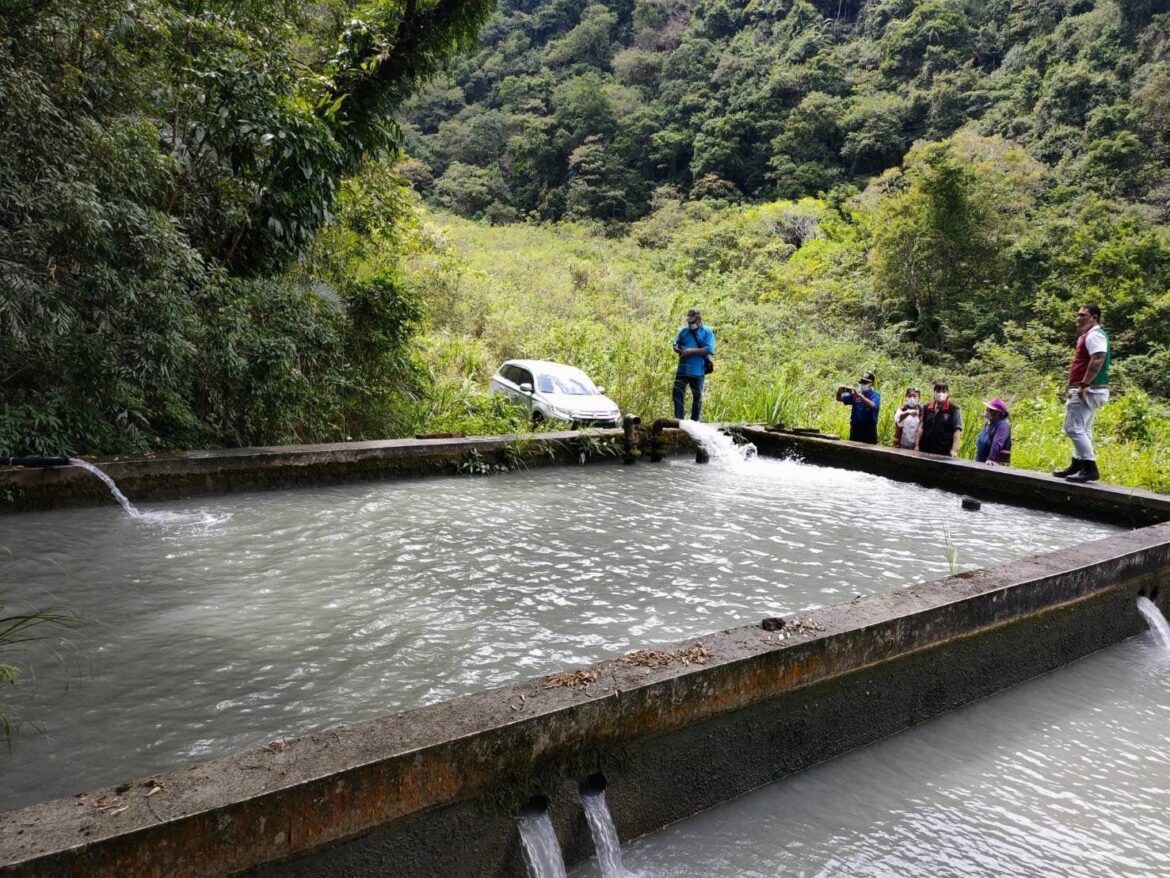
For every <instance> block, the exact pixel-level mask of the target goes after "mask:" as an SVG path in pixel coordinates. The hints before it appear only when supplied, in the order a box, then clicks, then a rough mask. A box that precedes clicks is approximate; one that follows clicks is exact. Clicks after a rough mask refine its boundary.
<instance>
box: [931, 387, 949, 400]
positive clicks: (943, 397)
mask: <svg viewBox="0 0 1170 878" xmlns="http://www.w3.org/2000/svg"><path fill="white" fill-rule="evenodd" d="M934 401H935V402H946V401H947V394H946V393H943V392H942V391H941V390H940V391H939V392H938V393H936V394H935V395H934Z"/></svg>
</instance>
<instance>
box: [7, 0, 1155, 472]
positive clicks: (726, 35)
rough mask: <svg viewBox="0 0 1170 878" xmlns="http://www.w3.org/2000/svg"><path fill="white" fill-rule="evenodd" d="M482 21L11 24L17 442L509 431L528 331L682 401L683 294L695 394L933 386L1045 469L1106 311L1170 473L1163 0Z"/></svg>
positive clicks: (648, 0) (1142, 465) (45, 8)
mask: <svg viewBox="0 0 1170 878" xmlns="http://www.w3.org/2000/svg"><path fill="white" fill-rule="evenodd" d="M489 6H490V4H489V3H487V2H470V0H467V2H452V0H446V2H444V0H431V2H427V0H417V2H408V0H401V2H400V0H393V2H381V3H375V4H358V3H353V2H340V0H339V2H336V3H333V4H322V5H306V6H302V5H299V4H287V5H285V4H281V3H270V2H262V0H238V2H234V3H233V2H221V3H216V2H195V0H192V2H190V3H179V4H167V3H162V2H157V0H154V2H149V3H146V4H134V5H131V4H129V3H125V2H116V0H103V2H101V3H98V4H89V3H85V4H83V3H80V2H78V0H61V2H50V3H34V4H32V5H30V6H28V7H25V8H24V9H23V10H22V11H19V12H9V11H6V12H3V13H0V23H2V25H3V27H4V35H3V41H2V43H0V54H2V57H0V115H2V116H3V117H4V119H3V121H4V126H3V129H2V132H0V140H2V143H0V265H3V266H4V275H3V279H2V280H0V334H2V335H3V348H2V349H0V392H2V393H3V401H2V402H0V453H3V452H6V451H7V452H11V451H30V450H32V451H52V452H58V451H62V450H68V451H72V452H82V453H85V452H90V453H94V452H110V451H129V450H146V449H150V448H166V447H191V446H193V445H216V444H221V445H235V444H246V443H271V442H281V441H292V440H329V439H346V438H355V439H356V438H374V437H382V436H391V435H409V434H410V433H412V432H415V431H419V430H422V429H431V430H434V429H443V428H447V429H460V430H464V431H467V432H474V431H495V430H514V429H518V428H520V427H522V426H523V423H522V421H520V420H519V419H518V417H517V415H516V413H515V412H513V411H509V410H507V409H505V408H502V407H501V405H500V403H499V401H498V400H493V399H490V398H488V397H487V396H486V395H485V393H484V387H485V384H486V378H487V377H488V376H489V375H490V374H491V372H492V371H494V369H495V367H496V366H497V365H498V363H499V360H500V358H502V357H507V356H517V355H526V356H537V357H559V358H561V359H565V360H568V361H570V362H575V363H577V364H578V365H581V366H584V367H586V368H588V369H590V370H591V371H593V372H594V373H595V374H597V375H598V376H599V377H600V378H601V379H602V380H603V383H605V384H606V386H607V387H608V388H610V391H611V395H613V396H614V397H615V398H616V399H617V400H618V402H619V403H621V404H622V406H623V407H624V408H626V409H628V410H636V411H638V412H640V413H641V414H643V415H644V416H654V415H657V414H664V413H666V410H667V407H668V405H667V404H668V394H669V375H670V356H669V344H668V342H667V341H666V340H667V339H669V336H670V334H671V332H673V331H674V330H676V329H677V324H678V321H679V320H680V315H681V313H682V311H684V310H685V308H686V307H688V306H690V305H692V304H699V305H701V306H702V307H703V308H704V310H705V312H706V313H707V314H708V315H709V322H710V323H711V324H712V325H713V326H715V328H716V330H717V332H720V338H721V345H722V347H721V353H720V357H721V362H722V365H721V368H720V371H719V373H718V374H717V376H716V380H715V381H713V383H712V387H711V392H712V416H724V417H729V418H730V417H734V418H743V419H760V420H767V419H778V417H779V416H780V415H781V414H784V413H787V415H786V416H788V417H790V418H791V417H801V418H804V419H805V420H807V421H809V422H810V423H813V422H815V423H819V424H822V425H825V426H830V427H831V426H832V425H833V422H834V419H836V421H837V422H839V421H840V418H841V412H840V411H839V409H837V408H835V407H833V406H832V405H831V400H830V403H829V404H826V403H825V401H824V397H825V395H826V393H827V391H826V390H825V388H831V387H832V386H834V383H835V381H837V380H840V379H844V378H845V377H847V375H848V374H849V373H852V372H854V371H857V370H859V369H860V368H863V367H864V368H870V367H876V368H878V371H879V381H883V380H885V381H889V382H891V383H890V384H887V385H886V386H885V388H884V389H886V390H887V392H888V393H896V392H897V390H898V388H896V387H895V386H893V382H901V381H903V380H905V381H910V380H913V381H914V382H915V383H924V382H928V381H930V380H931V378H932V377H934V376H936V375H943V374H945V375H948V376H950V377H951V378H952V379H953V380H954V382H955V383H957V385H958V386H959V387H961V388H963V391H962V393H964V394H966V395H967V396H968V397H969V398H970V400H972V401H974V400H976V399H977V398H978V396H979V395H984V396H986V395H992V394H993V393H1002V394H1006V395H1008V396H1009V397H1010V398H1011V400H1012V403H1013V405H1014V406H1015V410H1014V412H1013V414H1014V418H1015V419H1016V420H1017V430H1018V431H1020V432H1022V434H1023V435H1024V436H1025V437H1026V438H1027V439H1028V441H1029V442H1030V444H1031V447H1032V448H1033V449H1034V452H1027V451H1025V452H1023V453H1022V454H1021V455H1019V456H1018V457H1019V460H1020V461H1022V462H1023V463H1024V464H1025V465H1032V466H1037V467H1043V466H1047V465H1048V464H1049V463H1052V462H1056V460H1057V459H1058V458H1060V457H1062V456H1063V455H1064V453H1065V450H1066V449H1065V448H1064V447H1063V446H1062V445H1061V442H1062V441H1063V440H1062V439H1061V438H1060V433H1059V419H1058V412H1059V403H1058V402H1057V396H1058V389H1059V380H1060V377H1059V376H1060V372H1061V369H1062V368H1063V366H1064V365H1065V363H1066V362H1067V358H1068V354H1069V350H1070V346H1071V342H1072V340H1073V321H1072V314H1073V312H1074V310H1075V306H1076V305H1077V304H1079V303H1081V302H1083V301H1087V300H1095V301H1098V302H1100V304H1101V306H1102V307H1103V309H1104V310H1105V315H1106V317H1105V322H1106V325H1107V326H1108V327H1109V328H1110V330H1111V332H1112V333H1113V338H1114V341H1115V347H1116V352H1117V360H1118V364H1117V369H1116V376H1117V380H1116V382H1115V384H1116V387H1117V389H1118V391H1119V392H1120V393H1119V396H1120V399H1119V401H1118V402H1117V403H1115V404H1112V405H1111V409H1112V411H1113V414H1111V415H1109V416H1108V417H1107V419H1106V426H1107V427H1108V431H1109V436H1108V437H1107V439H1106V445H1107V446H1109V445H1110V444H1111V445H1112V446H1113V447H1112V448H1110V447H1107V448H1106V449H1105V450H1104V452H1103V453H1104V454H1105V455H1106V457H1107V458H1108V456H1109V455H1113V456H1114V460H1115V461H1116V465H1115V466H1114V476H1111V478H1113V477H1116V478H1117V479H1118V480H1125V481H1128V482H1130V483H1133V484H1146V485H1157V486H1165V485H1166V483H1167V480H1168V479H1170V476H1164V475H1163V474H1164V473H1170V460H1168V459H1167V458H1166V451H1165V447H1164V446H1165V445H1166V442H1167V439H1170V421H1168V420H1167V417H1166V411H1167V409H1166V405H1167V402H1166V401H1167V399H1170V165H1168V159H1170V0H1027V2H1025V0H988V2H980V3H976V2H961V0H873V2H862V0H817V2H809V0H611V2H595V3H580V2H575V0H574V2H570V0H502V2H500V3H499V5H498V8H497V9H495V10H494V11H493V10H492V9H490V8H489ZM6 9H7V7H6ZM473 37H475V39H473ZM422 83H426V84H425V85H422ZM420 86H421V87H420ZM488 242H491V244H492V246H494V247H497V248H499V250H498V251H493V250H491V249H490V248H489V247H488V246H487V244H488ZM519 303H524V308H523V309H521V307H520V304H519ZM814 399H815V400H817V403H816V404H815V405H812V404H811V403H810V404H809V405H804V406H800V405H798V404H797V403H798V402H799V401H801V400H808V401H811V400H814ZM1103 417H1104V416H1103ZM1110 419H1112V420H1110ZM1029 424H1030V426H1029ZM883 431H885V432H888V425H883ZM1119 468H1121V469H1124V470H1125V472H1124V473H1121V472H1117V470H1118V469H1119Z"/></svg>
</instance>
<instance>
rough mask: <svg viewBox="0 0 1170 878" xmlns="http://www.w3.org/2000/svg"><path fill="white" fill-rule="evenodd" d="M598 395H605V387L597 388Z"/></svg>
mask: <svg viewBox="0 0 1170 878" xmlns="http://www.w3.org/2000/svg"><path fill="white" fill-rule="evenodd" d="M597 395H598V396H605V388H604V387H599V388H597Z"/></svg>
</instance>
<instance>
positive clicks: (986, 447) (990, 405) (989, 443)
mask: <svg viewBox="0 0 1170 878" xmlns="http://www.w3.org/2000/svg"><path fill="white" fill-rule="evenodd" d="M983 407H984V412H983V418H984V420H985V421H986V422H987V423H985V424H984V425H983V429H982V430H980V431H979V438H978V439H977V440H976V442H975V460H976V461H978V462H979V463H985V464H987V465H988V466H1005V465H1006V464H1007V463H1008V462H1009V460H1010V459H1011V454H1012V425H1011V422H1010V421H1009V420H1008V408H1007V403H1005V402H1004V401H1003V400H1002V399H1000V398H999V397H998V396H997V397H996V398H995V399H992V400H989V401H988V402H985V403H984V404H983Z"/></svg>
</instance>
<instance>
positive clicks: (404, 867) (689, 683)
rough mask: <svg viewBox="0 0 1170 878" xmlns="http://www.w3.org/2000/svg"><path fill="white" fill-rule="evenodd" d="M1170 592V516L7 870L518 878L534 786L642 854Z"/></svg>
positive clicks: (175, 809) (95, 835) (341, 760)
mask: <svg viewBox="0 0 1170 878" xmlns="http://www.w3.org/2000/svg"><path fill="white" fill-rule="evenodd" d="M1168 593H1170V524H1162V525H1156V526H1151V527H1148V528H1144V529H1141V530H1135V531H1130V532H1126V533H1120V534H1115V535H1113V536H1110V537H1108V538H1106V539H1103V540H1099V541H1095V542H1091V543H1085V544H1082V545H1079V546H1077V547H1075V548H1071V549H1066V550H1063V551H1059V552H1054V553H1050V554H1047V555H1042V556H1035V557H1032V558H1029V559H1026V560H1024V561H1021V562H1018V563H1014V564H1009V565H1004V566H1001V567H997V568H993V569H989V570H981V571H975V572H973V573H969V574H963V575H960V576H953V577H949V578H947V579H943V580H938V581H935V582H930V583H925V584H919V585H913V586H909V587H907V588H903V589H898V590H895V591H893V592H889V593H886V594H880V595H874V596H871V597H867V598H863V599H860V600H857V601H855V602H851V603H848V604H841V605H837V606H834V607H829V608H827V609H823V610H819V611H816V612H814V613H810V614H808V615H807V617H806V619H807V622H808V623H809V624H808V625H806V626H804V627H802V628H800V629H793V630H794V633H792V635H791V636H789V637H787V638H786V639H781V633H783V632H781V633H776V632H770V631H766V630H764V629H763V628H762V627H760V626H758V625H748V626H744V627H740V628H734V629H730V630H727V631H723V632H718V633H713V634H711V635H709V636H706V637H703V638H699V639H698V640H692V641H686V642H683V643H679V644H676V645H675V646H673V647H669V648H663V649H665V650H666V651H669V652H671V653H672V654H673V655H674V658H673V659H672V661H671V662H670V663H669V664H667V665H666V666H664V667H649V666H646V665H645V664H640V663H638V662H636V661H633V662H627V661H622V660H613V661H608V662H603V663H600V664H598V665H594V666H592V667H590V668H587V669H584V670H583V672H581V673H578V674H575V675H557V676H553V677H545V678H541V679H538V680H533V681H529V682H526V683H522V684H519V685H516V686H510V687H506V688H502V689H496V690H492V691H489V692H484V693H480V694H476V695H470V696H466V697H464V698H459V699H455V700H452V701H447V702H443V703H440V704H435V705H431V706H429V707H424V708H419V709H417V710H411V711H407V712H405V713H401V714H398V715H395V716H390V717H385V718H381V719H377V720H373V721H370V722H365V723H360V724H357V725H352V726H342V727H338V728H336V729H332V730H329V731H325V732H320V733H317V734H314V735H310V736H307V737H304V738H300V739H297V740H294V741H290V742H287V743H284V742H282V743H279V744H273V745H269V746H268V747H264V748H259V749H255V750H250V751H246V752H243V753H239V754H236V755H234V756H231V757H228V758H226V759H221V760H217V761H214V762H209V763H205V764H203V765H199V766H195V767H192V768H188V769H184V770H180V771H175V772H171V773H169V774H164V775H160V776H156V777H154V778H148V779H143V780H139V781H136V782H133V783H130V784H126V785H124V786H122V787H118V788H113V789H106V790H101V791H96V792H93V793H90V794H88V795H86V796H83V797H78V798H75V799H66V800H59V801H55V802H48V803H44V804H41V805H36V806H33V807H30V808H26V809H23V810H20V811H15V812H11V813H8V814H5V815H0V875H9V876H21V878H25V876H29V878H31V876H58V875H59V876H87V878H89V876H128V875H133V876H144V878H146V876H158V878H163V876H168V878H169V876H175V875H183V876H189V878H198V876H213V875H214V876H218V875H234V874H251V875H257V876H265V878H288V876H309V875H312V876H352V878H357V876H365V875H370V876H375V875H376V876H385V875H411V876H426V875H434V876H462V875H467V876H472V875H475V876H484V875H487V876H513V875H514V876H520V875H523V874H524V867H523V864H522V861H521V857H520V849H519V844H518V841H517V837H516V830H515V819H514V817H515V813H516V810H517V809H518V807H519V804H520V803H521V802H522V801H524V799H525V798H526V797H527V796H529V795H532V794H534V793H541V794H544V795H547V796H548V797H549V798H550V800H551V802H552V814H553V818H554V823H555V825H556V827H557V830H558V834H559V835H560V837H561V841H562V844H563V846H564V849H565V852H566V856H567V858H568V859H569V860H570V861H577V860H580V859H581V858H583V857H584V856H586V855H587V854H588V853H589V852H590V849H591V845H590V842H589V839H588V835H587V830H586V828H585V822H584V818H583V816H582V814H581V809H580V805H579V803H578V802H577V797H576V784H577V782H578V781H579V780H581V779H583V778H584V777H585V776H586V775H588V774H592V773H593V772H596V771H601V772H603V773H604V774H605V776H606V777H607V779H608V782H609V785H608V789H607V796H608V798H609V802H610V806H611V809H612V811H613V813H614V817H615V821H616V825H617V827H618V830H619V833H620V834H621V836H622V838H623V839H629V838H632V837H635V836H637V835H640V834H643V833H646V832H650V831H653V830H655V829H657V828H659V827H661V826H664V825H666V824H668V823H670V822H672V821H674V820H678V819H680V818H682V817H686V816H688V815H690V814H694V813H696V812H697V811H699V810H702V809H703V808H707V807H711V806H713V805H716V804H718V803H720V802H723V801H726V800H728V799H730V798H732V797H734V796H738V795H740V794H742V793H744V792H747V791H748V790H751V789H753V788H755V787H757V786H759V785H761V784H763V783H767V782H769V781H772V780H775V779H778V778H781V777H784V776H786V775H788V774H791V773H792V772H795V771H799V770H801V769H803V768H806V767H809V766H811V765H814V764H816V763H818V762H820V761H822V760H825V759H829V758H832V757H834V756H836V755H839V754H841V753H843V752H845V751H847V750H849V749H851V748H853V747H857V746H861V745H864V744H866V743H869V742H871V741H874V740H877V739H878V738H881V737H883V736H885V735H889V734H893V733H895V732H897V731H900V730H901V729H904V728H906V727H908V726H911V725H913V724H915V723H919V722H922V721H924V720H927V719H930V718H931V717H933V716H936V715H938V714H939V713H941V712H943V711H946V710H950V709H952V708H955V707H958V706H960V705H962V704H965V703H968V702H969V701H971V700H973V699H976V698H981V697H983V696H986V695H989V694H991V693H993V692H996V691H998V690H1000V689H1002V688H1004V687H1006V686H1010V685H1013V684H1015V683H1018V682H1020V681H1022V680H1025V679H1027V678H1029V677H1031V676H1034V675H1036V674H1039V673H1044V672H1046V671H1049V670H1051V669H1053V668H1056V667H1059V666H1060V665H1062V664H1064V663H1067V662H1069V661H1073V660H1075V659H1077V658H1080V657H1081V656H1084V655H1086V654H1088V653H1090V652H1093V651H1094V650H1097V649H1100V648H1102V647H1105V646H1107V645H1109V644H1111V643H1114V642H1117V641H1118V640H1121V639H1123V638H1125V637H1128V636H1131V635H1133V634H1136V633H1138V632H1139V631H1141V630H1143V629H1144V622H1143V621H1142V619H1141V617H1140V615H1139V614H1138V612H1137V610H1136V608H1135V606H1134V603H1135V598H1136V597H1137V596H1138V595H1139V594H1146V595H1149V596H1150V597H1152V598H1153V599H1154V600H1155V601H1157V602H1159V603H1160V604H1162V605H1165V604H1166V597H1167V594H1168ZM700 647H701V648H700ZM659 648H662V647H659ZM156 791H157V792H156Z"/></svg>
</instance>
